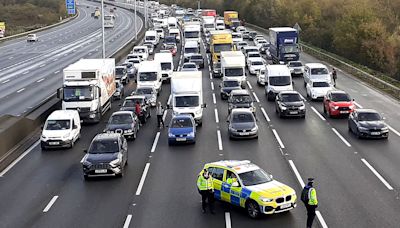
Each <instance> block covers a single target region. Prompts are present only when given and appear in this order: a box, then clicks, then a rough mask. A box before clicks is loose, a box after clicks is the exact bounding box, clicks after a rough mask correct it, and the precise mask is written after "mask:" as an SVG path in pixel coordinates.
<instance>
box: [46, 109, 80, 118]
mask: <svg viewBox="0 0 400 228" xmlns="http://www.w3.org/2000/svg"><path fill="white" fill-rule="evenodd" d="M77 113H78V111H76V110H56V111H54V112H52V113H51V114H50V115H49V116H48V117H47V119H51V120H65V119H72V118H73V117H74V115H76V114H77Z"/></svg>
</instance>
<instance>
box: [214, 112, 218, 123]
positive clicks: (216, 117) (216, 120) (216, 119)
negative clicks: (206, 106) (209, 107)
mask: <svg viewBox="0 0 400 228" xmlns="http://www.w3.org/2000/svg"><path fill="white" fill-rule="evenodd" d="M214 114H215V122H216V123H219V117H218V110H217V109H214Z"/></svg>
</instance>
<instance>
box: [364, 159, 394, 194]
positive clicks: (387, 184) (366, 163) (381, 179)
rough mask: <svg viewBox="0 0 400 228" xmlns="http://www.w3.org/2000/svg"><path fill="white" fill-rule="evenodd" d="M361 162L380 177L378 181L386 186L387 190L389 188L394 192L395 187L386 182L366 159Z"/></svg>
mask: <svg viewBox="0 0 400 228" xmlns="http://www.w3.org/2000/svg"><path fill="white" fill-rule="evenodd" d="M361 161H362V162H363V163H364V164H365V165H366V166H367V167H368V168H369V169H370V170H371V171H372V173H374V174H375V176H376V177H378V179H379V180H380V181H381V182H382V183H383V184H384V185H385V186H386V188H388V189H389V190H393V187H392V186H391V185H390V184H389V183H388V182H387V181H386V180H385V178H383V177H382V176H381V175H380V174H379V173H378V171H376V170H375V169H374V167H372V165H371V164H369V162H368V161H367V160H365V159H364V158H361Z"/></svg>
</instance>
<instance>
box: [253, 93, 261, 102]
mask: <svg viewBox="0 0 400 228" xmlns="http://www.w3.org/2000/svg"><path fill="white" fill-rule="evenodd" d="M253 96H254V98H255V99H256V101H257V102H258V103H260V100H259V99H258V97H257V94H256V92H253Z"/></svg>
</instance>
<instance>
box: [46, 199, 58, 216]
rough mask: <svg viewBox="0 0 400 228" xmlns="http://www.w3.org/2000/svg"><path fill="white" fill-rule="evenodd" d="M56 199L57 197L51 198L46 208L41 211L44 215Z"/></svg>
mask: <svg viewBox="0 0 400 228" xmlns="http://www.w3.org/2000/svg"><path fill="white" fill-rule="evenodd" d="M57 199H58V196H53V198H52V199H51V200H50V202H49V204H47V206H46V207H45V208H44V209H43V212H44V213H46V212H48V211H49V210H50V208H51V206H53V204H54V203H55V202H56V200H57Z"/></svg>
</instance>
